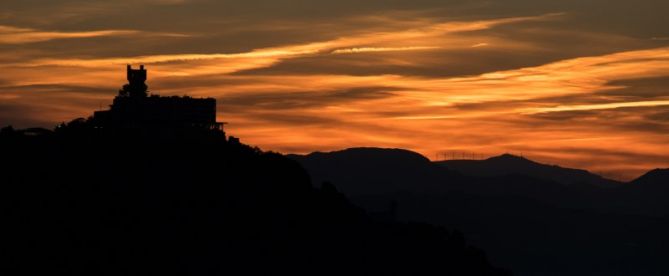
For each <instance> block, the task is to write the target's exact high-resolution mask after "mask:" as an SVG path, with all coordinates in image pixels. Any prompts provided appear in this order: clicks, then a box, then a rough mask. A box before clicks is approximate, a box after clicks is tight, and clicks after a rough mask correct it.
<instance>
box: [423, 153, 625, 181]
mask: <svg viewBox="0 0 669 276" xmlns="http://www.w3.org/2000/svg"><path fill="white" fill-rule="evenodd" d="M436 163H437V164H439V165H441V166H443V167H445V168H448V169H451V170H454V171H457V172H460V173H462V174H465V175H471V176H483V177H499V176H504V175H510V174H519V175H526V176H530V177H534V178H538V179H543V180H549V181H554V182H556V183H560V184H563V185H570V186H571V185H594V186H598V187H605V188H612V187H618V186H620V185H622V184H623V183H622V182H618V181H615V180H611V179H606V178H603V177H601V176H599V175H596V174H593V173H590V172H588V171H586V170H579V169H571V168H563V167H560V166H555V165H545V164H541V163H537V162H534V161H532V160H529V159H526V158H523V157H519V156H515V155H510V154H504V155H500V156H496V157H492V158H489V159H486V160H448V161H439V162H436Z"/></svg>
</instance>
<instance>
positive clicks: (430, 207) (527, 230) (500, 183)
mask: <svg viewBox="0 0 669 276" xmlns="http://www.w3.org/2000/svg"><path fill="white" fill-rule="evenodd" d="M290 157H291V158H293V159H295V160H297V161H298V162H300V163H301V164H302V165H303V166H304V167H305V168H306V169H307V171H309V172H310V174H311V177H312V180H313V181H314V183H321V182H331V183H333V184H334V185H335V186H337V187H338V188H339V189H340V190H341V191H342V192H343V193H344V194H346V195H347V196H349V197H350V198H351V199H352V201H353V202H354V203H355V204H358V205H360V206H363V207H364V208H365V209H367V210H369V211H370V212H371V213H373V214H376V215H378V216H380V217H384V216H388V215H390V216H392V217H395V218H397V219H399V220H401V221H423V222H430V223H435V224H439V225H444V226H448V227H454V228H457V229H462V230H463V232H464V233H465V234H466V235H467V237H468V238H469V239H470V240H473V241H474V242H475V243H476V244H477V245H479V246H481V247H483V248H486V250H487V252H488V253H489V254H490V255H489V256H490V257H491V259H492V260H493V262H498V263H506V264H509V265H510V267H511V268H512V269H513V271H514V273H516V274H518V275H660V274H664V273H669V270H667V268H666V267H664V265H662V264H663V262H664V261H663V260H665V259H666V258H669V252H667V251H666V248H667V246H669V237H667V235H666V233H667V232H668V231H669V217H668V216H667V215H668V214H669V205H667V204H666V202H667V201H666V199H665V198H666V195H667V194H668V193H667V186H666V185H667V183H669V178H668V175H669V174H668V173H667V170H654V171H651V172H649V173H648V174H647V175H645V176H642V177H640V178H639V179H637V180H634V181H631V182H630V183H620V182H616V181H613V180H608V179H605V178H602V177H600V176H598V175H595V174H592V173H589V172H587V171H583V170H577V169H568V168H561V167H557V166H549V165H544V164H539V163H536V162H533V161H531V160H528V159H525V158H521V157H517V156H511V155H503V156H499V157H493V158H490V159H487V160H455V161H445V162H431V161H430V160H428V159H427V158H425V157H423V156H421V155H419V154H417V153H414V152H410V151H406V150H399V149H375V148H355V149H348V150H343V151H337V152H330V153H313V154H309V155H306V156H299V155H292V156H290ZM658 273H659V274H658Z"/></svg>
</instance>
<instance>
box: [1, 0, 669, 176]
mask: <svg viewBox="0 0 669 276" xmlns="http://www.w3.org/2000/svg"><path fill="white" fill-rule="evenodd" d="M668 11H669V1H667V0H639V1H629V0H624V1H622V0H561V1H537V0H508V1H490V0H468V1H464V0H412V1H398V0H393V1H375V0H366V1H363V0H356V1H353V0H338V1H331V0H328V1H324V0H245V1H228V0H114V1H97V0H95V1H93V0H2V1H1V3H0V72H1V74H0V126H5V125H10V124H11V125H14V126H15V127H19V128H25V127H33V126H40V127H53V126H54V125H56V124H57V123H58V122H62V121H69V120H70V119H73V118H76V117H86V116H90V115H91V114H92V112H93V110H97V109H100V108H101V107H102V108H106V107H107V106H108V105H109V104H110V103H111V101H112V99H113V97H114V96H115V95H116V93H117V91H118V89H119V88H120V87H121V86H122V85H123V84H124V83H125V82H126V81H125V65H126V64H128V63H131V64H134V65H139V64H146V66H147V69H148V70H149V81H148V85H149V89H150V91H151V92H152V93H154V94H159V95H190V96H194V97H214V98H216V99H218V114H219V120H220V121H225V122H229V125H227V132H228V133H229V134H230V135H234V136H238V137H241V139H242V141H244V142H245V143H247V144H251V145H257V146H259V147H261V148H262V149H264V150H273V151H278V152H282V153H308V152H312V151H329V150H338V149H343V148H348V147H358V146H374V147H398V148H406V149H410V150H414V151H417V152H420V153H422V154H424V155H425V156H427V157H429V158H432V159H435V158H437V155H438V153H446V154H447V156H448V157H449V158H450V157H451V156H452V153H453V152H468V153H469V154H471V153H475V154H477V155H478V156H493V155H498V154H502V153H507V152H508V153H514V154H523V155H524V156H526V157H528V158H530V159H533V160H537V161H540V162H545V163H550V164H558V165H562V166H569V167H578V168H585V169H589V170H591V171H594V172H597V173H602V174H604V175H606V176H608V177H612V178H616V179H621V180H629V179H632V178H635V177H637V176H639V175H640V174H642V173H643V172H645V171H648V170H650V169H653V168H657V167H669V146H667V145H668V144H669V16H668V15H667V12H668Z"/></svg>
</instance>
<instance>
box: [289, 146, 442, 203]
mask: <svg viewBox="0 0 669 276" xmlns="http://www.w3.org/2000/svg"><path fill="white" fill-rule="evenodd" d="M288 157H289V158H291V159H294V160H297V161H298V162H300V164H302V166H304V167H305V168H306V169H307V170H308V171H309V172H311V176H312V180H313V182H314V183H317V184H319V183H323V182H333V183H336V184H337V187H338V188H339V189H340V190H341V191H343V192H344V193H346V194H349V195H363V194H378V193H394V192H398V191H425V189H438V188H439V187H440V186H443V185H441V184H442V182H443V181H448V180H449V179H452V177H450V176H454V175H452V174H450V173H448V172H446V171H444V170H441V169H440V168H438V167H436V166H433V165H432V163H431V162H430V160H429V159H427V158H425V157H424V156H422V155H420V154H418V153H415V152H412V151H408V150H402V149H379V148H352V149H346V150H342V151H335V152H327V153H323V152H316V153H312V154H309V155H306V156H300V155H289V156H288Z"/></svg>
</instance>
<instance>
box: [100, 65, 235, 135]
mask: <svg viewBox="0 0 669 276" xmlns="http://www.w3.org/2000/svg"><path fill="white" fill-rule="evenodd" d="M127 78H128V84H125V85H123V88H121V90H119V93H118V96H116V98H114V103H113V104H112V105H111V106H110V107H111V108H110V109H109V110H104V111H96V112H95V113H94V115H93V119H92V123H93V125H94V126H95V127H96V128H103V129H105V128H106V129H163V130H175V129H201V130H221V131H222V130H223V129H222V127H223V123H219V122H216V99H213V98H205V99H196V98H191V97H188V96H185V97H178V96H171V97H161V96H158V95H149V94H148V86H147V85H146V83H145V82H146V79H147V72H146V69H144V65H141V66H140V67H139V69H133V68H132V66H130V65H128V68H127Z"/></svg>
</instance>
